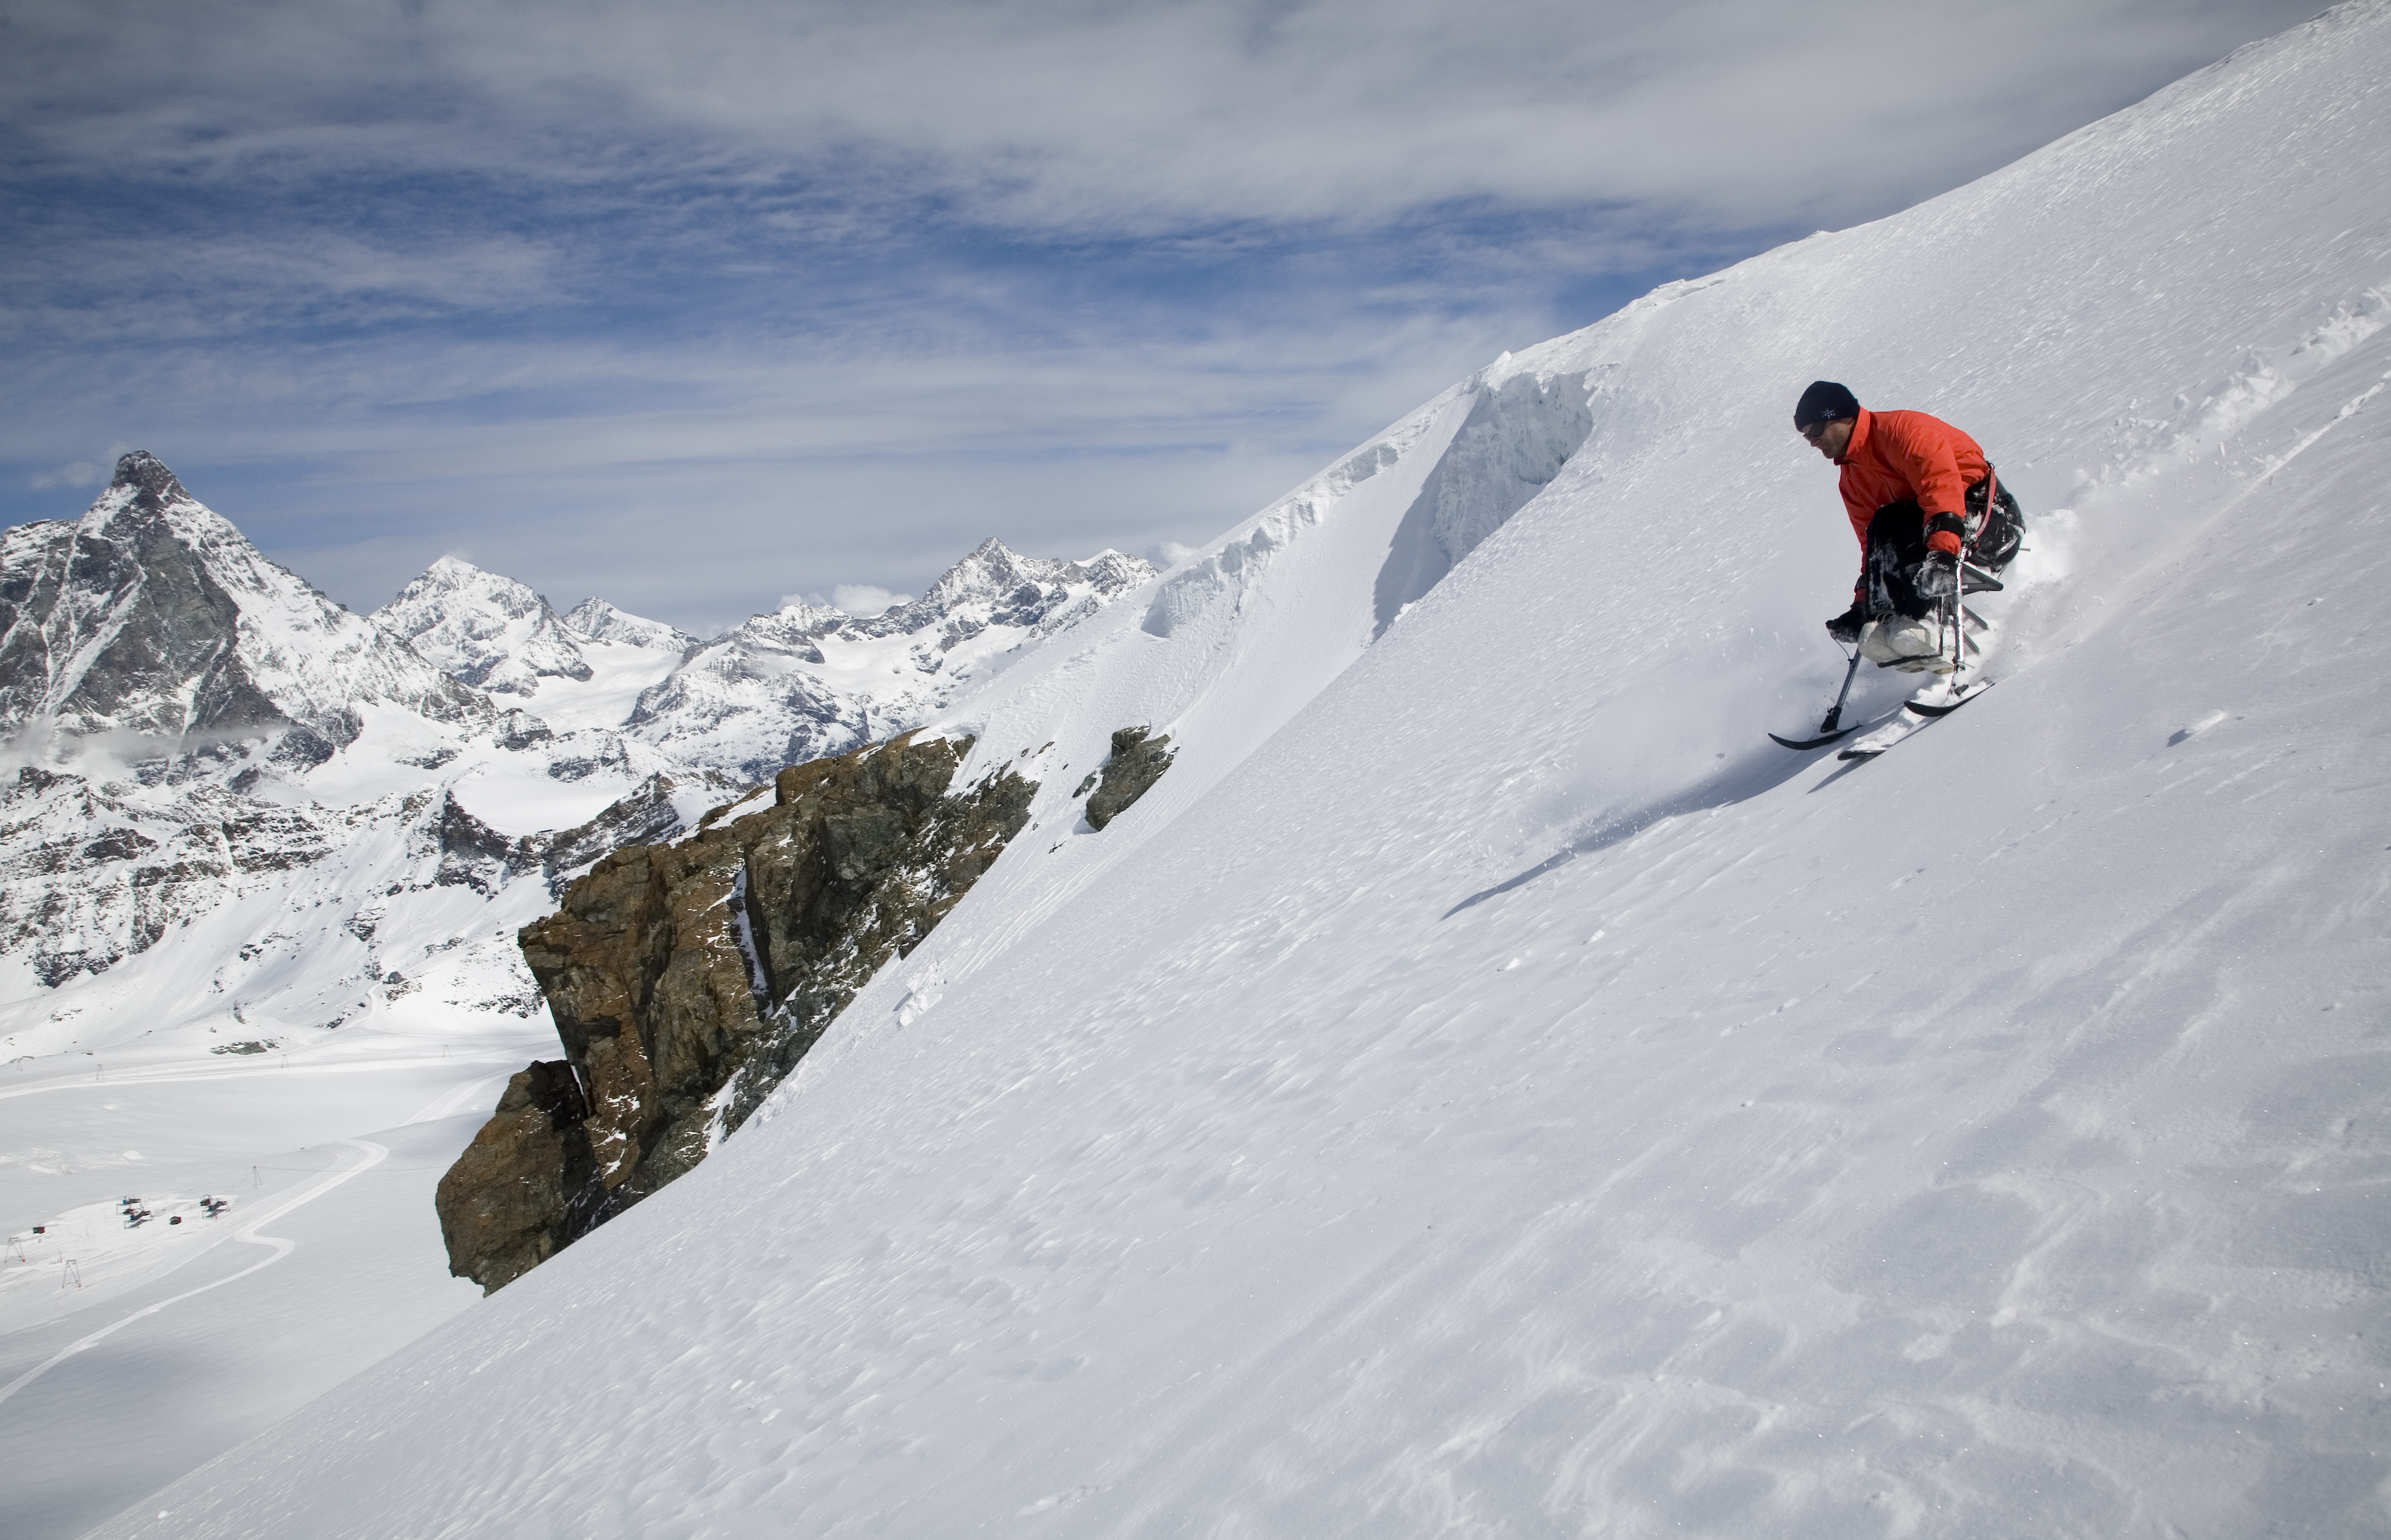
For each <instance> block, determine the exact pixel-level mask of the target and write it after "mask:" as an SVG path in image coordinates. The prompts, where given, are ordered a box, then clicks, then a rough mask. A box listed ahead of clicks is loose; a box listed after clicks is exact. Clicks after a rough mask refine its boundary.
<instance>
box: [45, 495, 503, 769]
mask: <svg viewBox="0 0 2391 1540" xmlns="http://www.w3.org/2000/svg"><path fill="white" fill-rule="evenodd" d="M376 705H381V706H388V707H392V708H395V709H398V710H402V711H406V712H412V713H414V714H417V715H420V716H421V717H424V718H426V719H428V720H432V721H436V722H441V723H450V724H458V723H464V722H468V721H471V720H473V719H476V718H486V717H487V716H488V715H489V714H490V712H489V706H488V703H487V702H486V701H485V700H484V699H482V698H480V697H479V696H477V695H475V694H474V693H473V692H472V691H471V690H468V689H463V688H460V687H459V686H458V684H457V682H456V681H455V680H453V679H451V678H450V677H448V676H447V675H446V674H443V673H442V672H441V671H440V670H439V669H437V668H435V667H433V666H431V665H429V664H427V663H426V662H425V661H424V660H423V659H422V658H421V657H420V656H419V655H417V654H416V653H415V652H413V651H412V650H410V649H409V648H406V647H404V646H396V645H393V643H392V642H390V641H389V640H388V639H387V638H385V636H384V635H382V634H381V632H380V631H378V630H377V629H376V628H375V627H374V626H372V625H370V624H368V622H366V621H364V620H363V619H361V618H359V617H358V616H355V615H353V614H351V613H350V612H349V611H348V610H345V609H343V608H342V607H341V606H340V605H337V604H334V603H333V602H332V601H331V600H330V599H328V598H326V597H324V596H323V595H322V594H320V593H317V591H316V590H315V588H313V587H312V586H310V585H309V584H306V583H305V582H304V581H303V580H301V579H300V578H298V577H297V576H295V575H293V574H292V573H291V572H289V571H285V570H284V569H282V568H281V567H278V566H277V565H275V564H274V563H273V562H270V561H268V560H266V559H265V558H264V557H262V556H260V555H259V554H258V552H257V548H256V547H255V546H253V545H251V544H250V543H249V542H248V541H247V540H246V539H244V538H243V537H242V536H241V533H240V532H239V531H238V530H236V529H234V528H233V527H232V526H231V525H230V524H228V523H226V521H225V520H222V519H220V518H218V517H217V516H216V515H215V514H213V512H211V511H209V510H208V509H207V508H206V507H202V506H201V505H200V503H199V502H197V501H196V500H194V499H193V498H192V497H191V495H190V494H188V493H187V492H185V491H184V490H183V486H182V483H181V482H179V481H176V480H175V479H174V472H173V471H171V470H169V469H167V468H166V467H165V466H164V465H162V464H161V463H160V462H159V461H158V460H157V459H156V458H155V457H154V456H149V455H147V454H143V453H139V452H136V453H134V454H130V455H127V456H124V457H123V459H122V460H120V461H119V462H118V464H117V468H116V476H115V479H114V480H113V481H111V482H110V485H109V487H108V489H107V490H106V491H105V492H103V493H102V494H100V496H99V498H98V500H97V502H95V503H93V504H92V506H91V510H90V511H89V512H87V513H85V514H84V516H83V518H82V519H81V520H77V521H75V522H73V523H66V522H56V523H35V524H19V525H18V526H16V527H15V528H13V529H10V530H9V531H7V532H6V534H5V536H0V731H5V732H6V734H7V735H8V742H9V744H10V745H11V750H12V751H13V752H16V753H18V754H19V755H26V754H45V753H48V752H50V751H52V750H53V749H54V748H55V749H57V750H58V751H63V752H65V753H67V754H69V755H74V754H79V753H83V752H87V751H96V750H97V751H104V749H105V746H106V744H107V743H108V741H109V740H110V738H115V737H119V736H121V737H122V738H123V741H125V742H126V743H127V744H128V745H129V746H131V749H132V751H133V752H135V753H151V752H157V751H161V750H162V749H163V750H164V751H167V752H169V753H170V754H195V755H197V756H199V758H200V760H201V761H202V762H206V763H221V762H223V761H225V760H226V759H227V758H238V759H252V760H255V761H257V762H258V763H259V764H265V763H278V764H291V765H299V766H306V765H312V764H321V763H322V762H323V760H324V759H325V758H326V757H327V756H329V755H330V753H332V752H333V751H335V750H337V749H338V748H340V747H341V746H342V745H344V744H346V743H349V742H351V741H352V740H354V739H355V738H356V736H357V734H358V732H359V731H360V730H361V717H360V715H359V709H360V708H361V707H367V706H376Z"/></svg>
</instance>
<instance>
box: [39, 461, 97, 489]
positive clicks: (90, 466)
mask: <svg viewBox="0 0 2391 1540" xmlns="http://www.w3.org/2000/svg"><path fill="white" fill-rule="evenodd" d="M106 475H107V472H106V471H104V470H102V469H101V468H100V467H99V466H98V465H97V463H95V462H93V461H91V460H71V461H69V462H68V463H67V464H65V465H62V466H59V467H58V468H57V469H55V470H44V471H39V472H37V473H35V474H34V476H33V477H32V480H30V481H27V482H26V484H27V485H28V486H30V487H32V489H33V490H34V491H36V492H47V491H49V490H50V489H51V488H53V487H96V486H97V485H99V483H100V481H101V480H102V479H103V478H104V477H105V476H106Z"/></svg>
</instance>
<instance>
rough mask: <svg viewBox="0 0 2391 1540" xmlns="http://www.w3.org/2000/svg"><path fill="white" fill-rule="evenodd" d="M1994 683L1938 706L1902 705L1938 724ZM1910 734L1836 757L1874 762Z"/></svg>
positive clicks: (1971, 688)
mask: <svg viewBox="0 0 2391 1540" xmlns="http://www.w3.org/2000/svg"><path fill="white" fill-rule="evenodd" d="M1992 683H1993V682H1992V681H1991V680H1989V679H1979V680H1977V681H1976V682H1975V683H1974V684H1972V685H1970V686H1969V687H1967V688H1966V689H1965V690H1963V691H1961V692H1960V693H1959V694H1958V696H1956V697H1954V698H1953V699H1949V700H1945V701H1944V702H1943V703H1942V704H1940V705H1936V706H1929V705H1926V704H1924V703H1923V702H1921V701H1917V700H1905V701H1903V702H1902V703H1901V705H1902V710H1903V711H1907V712H1915V713H1917V714H1918V715H1919V716H1922V717H1924V718H1925V719H1926V721H1927V722H1937V721H1940V720H1941V719H1943V718H1944V717H1946V716H1949V715H1950V714H1951V713H1952V712H1956V711H1958V709H1959V708H1960V707H1962V706H1964V705H1966V704H1967V703H1968V702H1969V701H1971V700H1973V699H1976V697H1978V696H1980V695H1982V694H1984V691H1985V690H1986V689H1987V688H1989V687H1991V685H1992ZM1901 720H1902V717H1901V714H1900V712H1895V713H1893V721H1896V722H1898V721H1901ZM1924 725H1925V723H1919V726H1921V727H1922V726H1924ZM1916 730H1917V728H1915V727H1913V728H1911V729H1909V732H1915V731H1916ZM1909 732H1904V733H1901V734H1899V735H1898V736H1895V737H1893V738H1886V739H1885V740H1884V741H1883V742H1881V743H1869V742H1867V741H1862V742H1859V743H1855V744H1854V745H1852V746H1851V747H1850V748H1848V749H1846V750H1844V751H1842V753H1840V754H1837V755H1836V756H1835V757H1836V758H1837V759H1840V760H1850V761H1853V762H1854V763H1855V764H1856V763H1860V762H1863V761H1867V760H1872V759H1874V758H1876V757H1877V756H1878V755H1879V754H1881V753H1883V752H1884V751H1886V750H1887V749H1890V748H1892V747H1893V745H1894V744H1896V743H1898V742H1900V741H1901V740H1902V738H1907V737H1908V736H1909Z"/></svg>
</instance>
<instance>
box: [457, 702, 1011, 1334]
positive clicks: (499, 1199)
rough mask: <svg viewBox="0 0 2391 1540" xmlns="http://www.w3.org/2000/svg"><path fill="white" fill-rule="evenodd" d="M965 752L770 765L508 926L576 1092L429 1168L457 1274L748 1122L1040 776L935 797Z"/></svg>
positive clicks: (635, 1187)
mask: <svg viewBox="0 0 2391 1540" xmlns="http://www.w3.org/2000/svg"><path fill="white" fill-rule="evenodd" d="M969 749H970V744H969V742H968V741H967V740H966V741H964V742H962V743H954V742H949V741H946V740H943V739H932V740H929V741H927V742H915V741H914V740H913V739H912V738H911V736H910V735H908V736H907V737H903V738H896V739H893V740H891V741H890V742H888V743H886V744H885V745H880V746H878V747H874V748H867V749H862V750H858V751H854V752H851V753H848V754H846V755H843V756H841V757H839V758H837V759H830V760H816V761H813V762H811V763H808V764H800V765H796V766H794V767H792V768H790V769H786V770H783V771H782V772H781V774H780V776H779V777H778V778H777V780H776V782H775V784H774V788H773V792H774V795H773V801H772V802H771V804H770V805H769V806H764V805H761V802H762V799H761V796H760V789H759V792H758V793H757V794H754V795H752V796H751V797H750V798H749V799H745V800H743V802H741V803H735V804H732V806H731V807H730V808H729V809H728V810H725V811H724V812H723V813H721V814H719V815H708V817H707V819H706V820H705V822H704V826H703V828H702V831H701V832H700V833H699V834H697V835H696V836H694V837H693V838H691V839H689V840H686V841H681V842H680V843H679V844H673V845H636V846H630V847H627V848H625V849H621V850H617V851H616V852H615V853H614V854H612V855H610V856H608V857H606V858H605V859H604V860H602V861H601V862H599V863H598V865H597V866H594V867H592V868H591V869H590V871H589V873H588V876H586V877H584V878H582V879H580V880H579V881H577V882H575V883H574V884H573V886H572V887H571V889H569V890H568V891H567V892H566V893H565V896H564V903H563V906H562V909H561V910H560V911H559V912H558V913H556V914H554V915H551V916H549V918H546V919H543V920H539V921H537V922H536V923H534V924H532V925H529V926H526V927H524V928H523V934H522V941H523V956H524V958H525V960H526V961H528V962H529V963H530V965H531V969H532V973H533V976H534V977H535V978H536V979H537V980H538V981H539V984H540V987H541V989H542V990H543V991H544V992H545V993H546V994H547V996H548V1001H549V1009H550V1010H551V1012H552V1013H553V1014H554V1016H555V1019H556V1026H557V1035H558V1037H559V1038H560V1039H561V1040H562V1043H563V1045H564V1051H565V1062H566V1063H567V1064H568V1065H569V1066H570V1067H571V1069H572V1071H573V1072H574V1074H575V1077H576V1084H577V1085H578V1086H579V1087H580V1088H581V1089H582V1091H583V1093H584V1094H585V1096H586V1098H587V1110H586V1113H583V1114H581V1115H578V1116H571V1117H567V1118H566V1120H565V1121H566V1123H569V1124H570V1126H571V1129H572V1131H573V1132H572V1133H571V1134H570V1135H568V1134H567V1133H566V1132H565V1127H564V1125H563V1124H559V1125H558V1126H557V1127H556V1128H553V1129H551V1130H549V1132H548V1133H545V1134H543V1133H541V1132H540V1130H539V1129H538V1127H537V1126H536V1118H534V1117H533V1113H532V1110H533V1109H536V1108H541V1107H559V1106H564V1105H565V1103H564V1102H563V1101H562V1099H561V1093H559V1094H558V1095H556V1096H551V1097H549V1100H548V1101H546V1102H543V1101H541V1100H539V1097H538V1095H536V1091H537V1086H536V1084H534V1083H532V1082H524V1090H523V1096H522V1097H520V1098H518V1097H516V1095H515V1092H514V1090H513V1089H510V1091H509V1093H508V1096H509V1097H510V1098H511V1101H512V1103H513V1105H511V1106H510V1105H508V1104H502V1105H501V1107H500V1109H499V1112H498V1116H497V1117H496V1118H494V1119H493V1120H492V1122H491V1123H490V1126H489V1127H488V1128H486V1129H485V1130H484V1132H483V1134H482V1136H479V1137H477V1138H476V1140H475V1142H474V1147H473V1149H472V1150H470V1151H468V1155H467V1158H466V1159H465V1160H461V1161H459V1163H458V1166H457V1168H456V1169H455V1170H453V1171H452V1172H451V1173H450V1174H449V1176H448V1178H447V1179H446V1180H444V1181H443V1182H442V1184H441V1188H440V1207H441V1223H442V1228H443V1233H444V1234H446V1236H447V1237H448V1238H449V1270H450V1271H451V1272H453V1273H455V1274H457V1275H458V1276H459V1277H470V1278H472V1279H474V1280H475V1281H477V1282H479V1283H481V1284H482V1286H483V1287H484V1288H485V1289H495V1288H498V1286H499V1285H500V1284H503V1283H505V1282H507V1281H509V1280H510V1279H511V1278H513V1277H518V1276H520V1274H521V1273H522V1271H523V1268H524V1267H527V1266H529V1265H531V1264H532V1263H535V1262H536V1261H538V1260H539V1259H541V1258H543V1257H545V1256H547V1255H549V1254H550V1253H551V1252H552V1251H555V1250H556V1249H557V1248H558V1247H561V1246H563V1245H566V1244H569V1243H570V1242H571V1241H572V1240H573V1239H574V1238H576V1237H578V1236H580V1235H582V1234H585V1233H587V1231H588V1229H589V1228H591V1227H592V1226H595V1225H597V1224H600V1223H602V1222H603V1221H604V1220H605V1219H606V1218H607V1217H609V1216H610V1215H612V1214H614V1213H619V1212H620V1211H621V1210H622V1209H624V1208H626V1207H627V1206H628V1205H629V1204H631V1203H634V1202H637V1201H638V1200H640V1199H641V1198H643V1197H645V1196H647V1195H648V1194H649V1193H652V1192H653V1191H655V1190H656V1189H657V1188H658V1187H663V1186H664V1185H665V1184H666V1183H667V1182H669V1181H671V1180H672V1179H673V1178H674V1177H676V1176H679V1175H680V1174H682V1173H683V1172H686V1171H688V1170H689V1169H690V1168H691V1166H693V1165H695V1164H696V1163H697V1162H698V1161H701V1160H703V1159H704V1156H705V1153H706V1151H707V1150H708V1149H710V1148H711V1147H712V1145H713V1143H714V1141H715V1140H717V1138H719V1137H721V1136H724V1135H726V1134H729V1133H730V1132H733V1131H735V1130H736V1129H737V1128H738V1127H739V1126H740V1124H741V1123H743V1122H744V1121H745V1120H746V1119H747V1117H748V1115H749V1114H750V1113H752V1112H753V1111H754V1110H756V1107H757V1106H759V1105H760V1104H761V1103H762V1101H763V1099H764V1097H766V1096H768V1095H769V1093H770V1092H771V1090H772V1088H773V1087H774V1086H776V1085H778V1084H780V1083H781V1081H782V1078H783V1077H784V1076H786V1075H787V1074H788V1072H789V1071H790V1070H791V1069H793V1068H795V1065H796V1062H797V1060H798V1059H801V1058H802V1057H804V1055H805V1052H806V1050H807V1049H808V1048H810V1047H811V1046H813V1044H814V1042H815V1040H816V1039H817V1038H819V1037H820V1036H821V1033H822V1030H823V1029H824V1028H825V1027H827V1026H828V1025H829V1024H830V1021H831V1020H832V1019H833V1018H834V1017H835V1016H836V1015H837V1014H838V1012H839V1011H840V1010H841V1009H843V1008H845V1007H846V1005H847V1001H848V1000H850V999H851V998H853V997H854V994H855V991H856V990H857V989H858V988H859V987H861V985H862V984H863V983H864V982H866V981H868V980H869V979H870V978H871V977H872V973H873V972H875V971H876V970H877V969H879V968H880V967H881V965H882V964H884V963H885V962H886V961H888V960H889V959H890V958H891V957H895V956H904V955H905V954H906V953H909V952H911V950H912V949H913V947H914V946H916V945H918V944H919V943H920V942H921V940H922V938H923V937H924V936H926V935H928V934H929V932H930V930H932V929H933V928H934V927H935V926H937V923H938V921H939V920H940V919H941V918H944V917H945V915H946V914H947V912H948V911H949V910H950V909H951V908H952V907H953V906H954V905H955V904H956V903H957V901H959V900H960V899H961V898H962V897H963V894H964V893H965V892H968V891H969V890H970V888H971V886H972V884H973V883H974V882H976V880H977V879H978V878H979V876H980V874H981V873H982V872H984V871H986V870H987V869H988V867H989V865H990V864H991V863H992V862H994V861H995V859H996V857H997V855H998V854H999V853H1001V852H1002V850H1003V848H1004V845H1005V842H1006V841H1009V840H1011V839H1012V838H1013V836H1014V835H1015V833H1017V832H1018V831H1019V830H1020V828H1022V826H1023V825H1024V824H1025V823H1026V822H1027V820H1028V816H1029V800H1030V798H1031V796H1032V795H1033V794H1035V792H1036V790H1037V787H1036V785H1035V784H1034V783H1032V782H1029V781H1026V780H1024V779H1022V778H1021V777H1020V776H1016V775H1014V774H1013V773H1011V772H1010V771H1000V772H997V773H995V774H992V775H990V776H988V777H987V778H986V779H984V780H982V781H980V782H979V783H978V784H976V785H975V786H973V787H971V788H969V789H966V790H963V791H962V792H959V793H955V794H953V795H949V793H948V789H949V787H950V784H951V783H952V781H953V779H954V776H955V772H956V770H957V769H958V768H959V767H960V765H961V764H962V763H963V755H964V754H965V753H967V752H968V751H969ZM747 802H755V803H756V804H757V809H756V811H754V812H749V813H746V814H743V815H737V816H731V815H732V814H737V813H738V809H739V808H740V807H741V806H743V805H746V804H747ZM536 1068H537V1067H536V1066H535V1069H536ZM525 1073H526V1074H529V1073H531V1072H529V1071H527V1072H525ZM521 1078H522V1077H518V1079H519V1080H520V1079H521ZM540 1084H552V1082H542V1083H540ZM558 1115H560V1116H562V1115H563V1114H558ZM576 1139H577V1140H579V1141H580V1142H578V1143H576V1142H575V1140H576ZM581 1149H587V1151H588V1163H587V1166H586V1168H585V1167H584V1166H583V1165H582V1164H580V1163H579V1162H580V1160H581V1157H580V1155H579V1154H578V1153H577V1151H579V1150H581ZM525 1258H528V1259H530V1260H529V1261H525V1260H523V1259H525Z"/></svg>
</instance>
